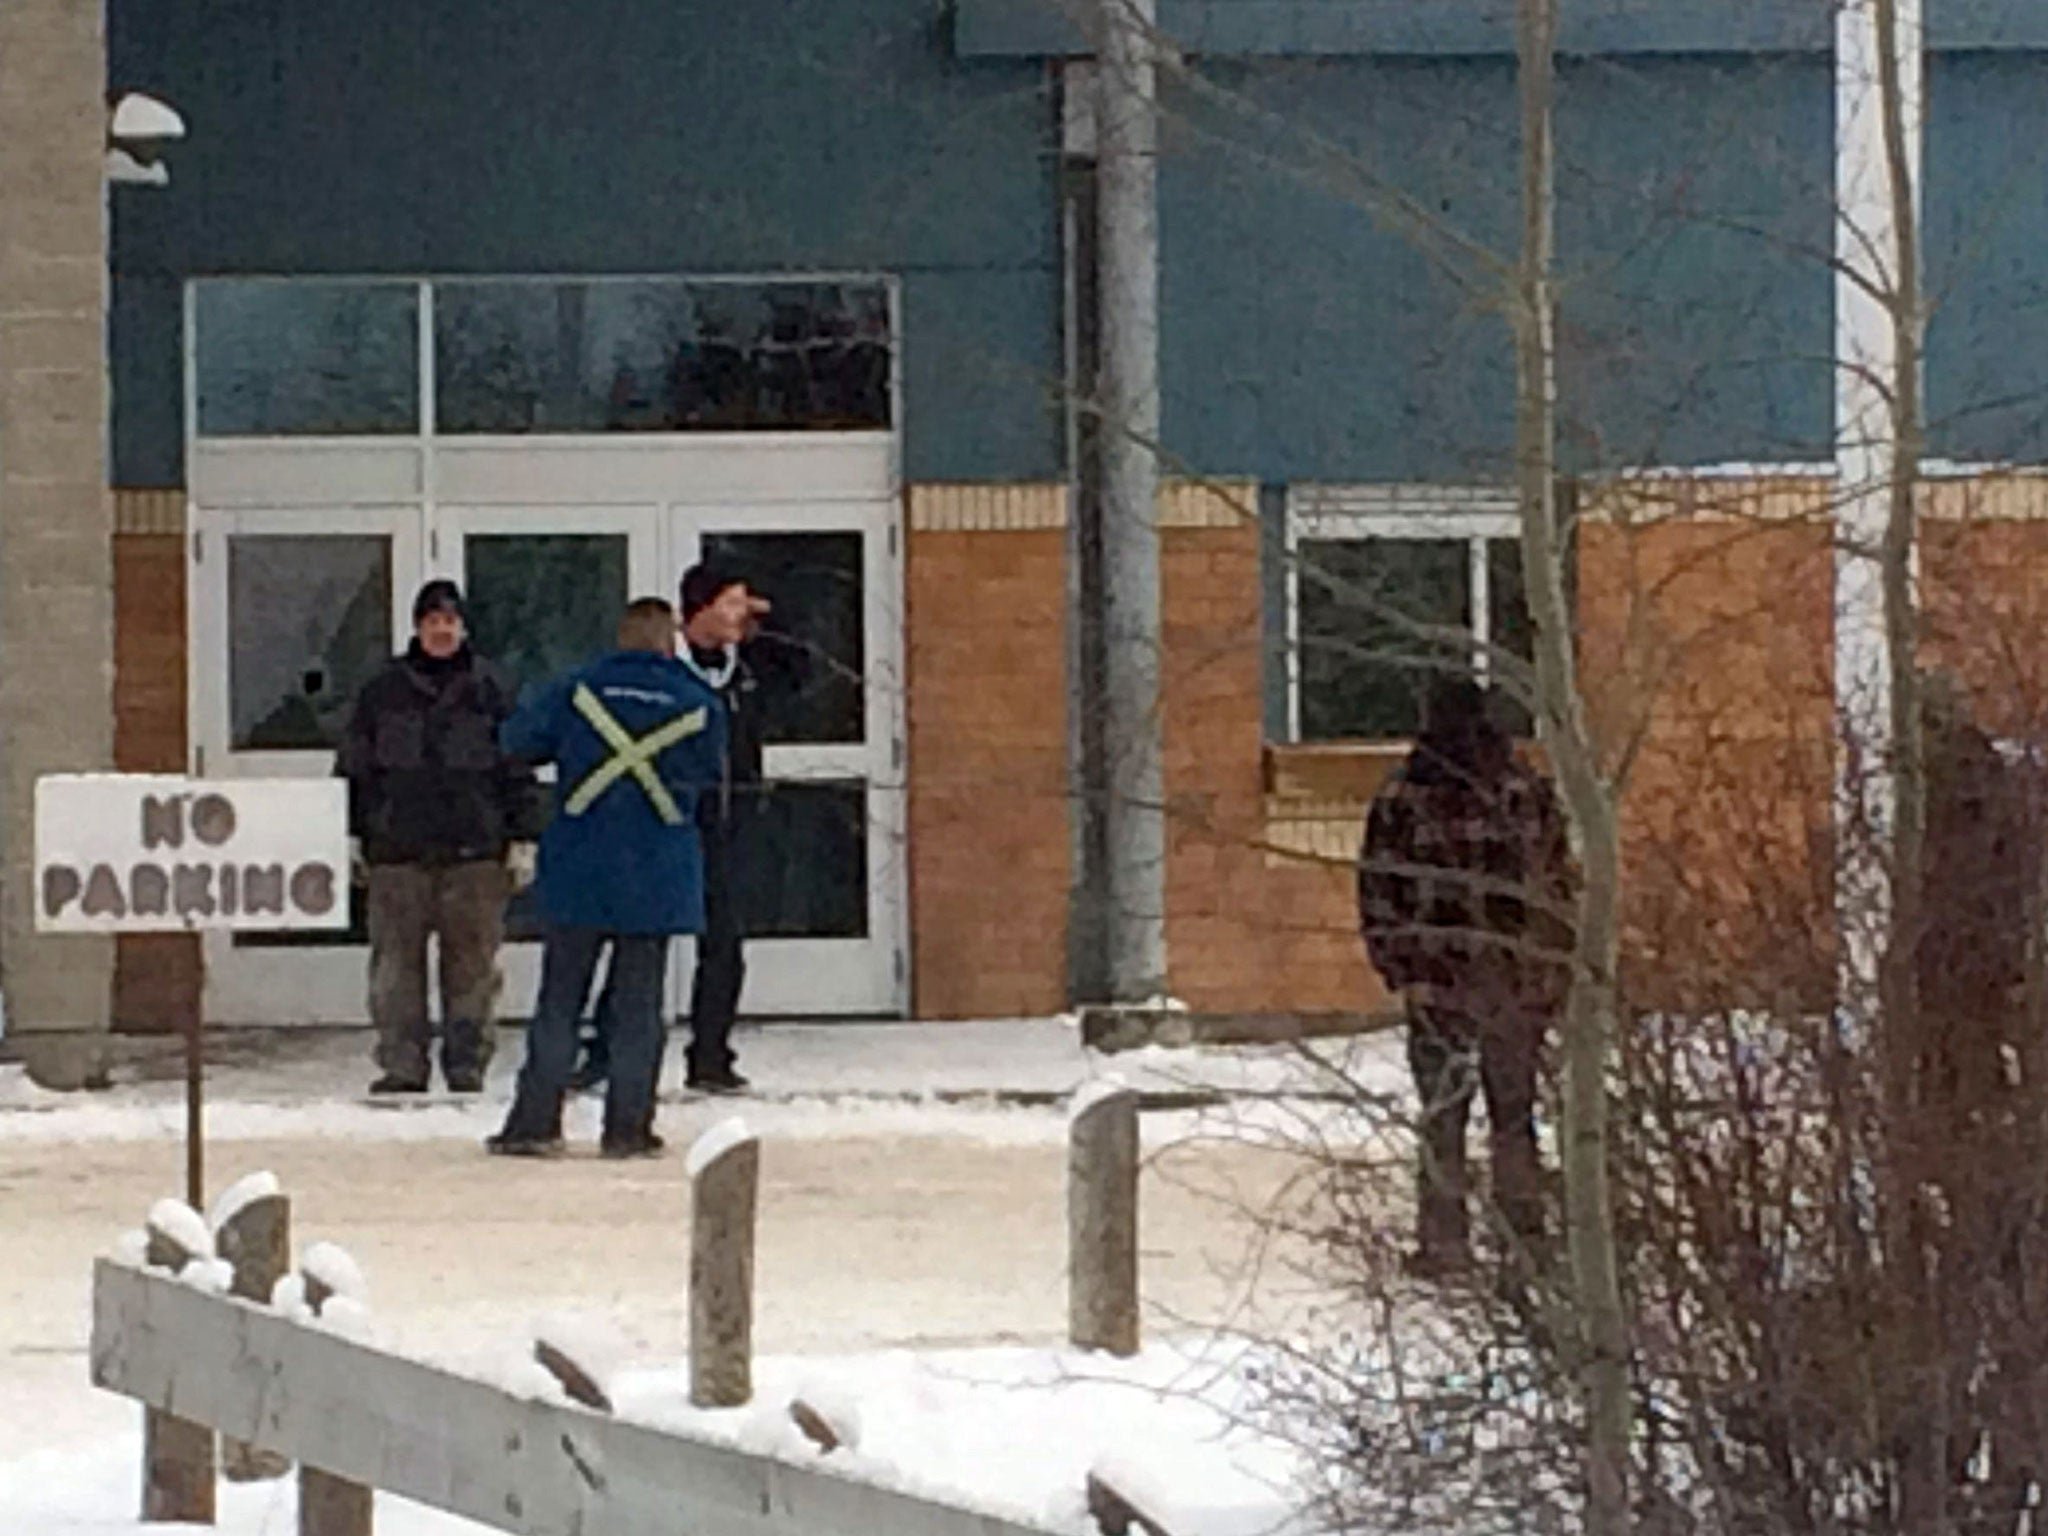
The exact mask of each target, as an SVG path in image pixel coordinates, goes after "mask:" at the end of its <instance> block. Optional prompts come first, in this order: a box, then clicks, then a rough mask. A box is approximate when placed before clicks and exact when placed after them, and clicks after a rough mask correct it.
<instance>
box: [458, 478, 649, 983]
mask: <svg viewBox="0 0 2048 1536" xmlns="http://www.w3.org/2000/svg"><path fill="white" fill-rule="evenodd" d="M660 535H661V514H660V509H659V508H658V507H655V506H644V507H633V506H601V507H574V506H571V507H563V506H547V507H503V506H492V507H441V508H438V509H437V510H436V531H435V535H434V541H433V542H434V546H435V549H436V552H437V554H438V556H439V558H438V560H437V561H436V568H437V571H438V574H441V575H445V576H450V577H453V578H454V579H455V580H456V581H459V582H460V583H462V589H463V592H464V593H465V594H466V596H467V598H468V602H469V623H470V634H471V643H472V644H473V645H474V646H475V647H476V649H477V651H478V653H479V654H481V655H484V656H487V657H489V658H490V659H491V660H492V661H494V662H496V663H498V665H500V666H501V667H503V668H504V669H505V670H506V671H507V672H509V673H510V674H511V676H512V680H513V681H514V682H515V683H517V684H518V686H519V691H520V696H521V698H522V699H523V698H525V697H527V696H529V695H530V694H531V693H532V692H533V691H534V690H535V689H537V688H539V687H541V686H542V685H544V684H545V683H547V682H548V681H549V680H550V679H551V678H555V677H559V676H560V675H561V674H563V673H564V672H567V671H570V670H572V669H574V668H576V667H580V666H585V665H587V664H588V663H590V662H592V661H595V660H596V659H597V658H598V657H600V656H602V655H604V654H605V653H606V652H607V651H609V650H611V649H612V648H613V645H614V642H615V641H616V639H617V631H618V625H619V618H620V616H621V614H623V613H624V611H625V607H626V604H627V603H629V602H631V601H632V600H633V599H634V598H636V597H657V596H669V595H670V594H669V592H668V589H669V588H670V587H672V586H673V585H674V582H673V581H671V580H666V579H664V577H663V574H662V572H661V570H660V568H659V563H658V562H659V558H660V553H659V551H660ZM672 600H673V598H672V597H671V601H672ZM544 776H545V777H546V779H547V780H548V781H550V782H551V781H552V778H553V770H552V769H547V770H544ZM540 938H541V921H540V909H539V903H538V901H537V900H536V893H535V892H534V891H532V890H528V891H526V892H525V893H523V894H521V895H519V896H517V897H515V898H514V899H513V901H512V905H511V907H510V908H509V910H508V911H507V912H506V922H505V947H504V949H503V950H502V951H500V954H499V970H500V973H501V975H502V977H503V982H504V987H503V991H502V993H501V994H500V996H499V999H498V1016H499V1017H500V1018H501V1019H521V1018H525V1017H527V1016H528V1015H529V1014H531V1013H532V1011H533V1000H534V998H535V997H536V996H537V995H538V990H539V986H540V942H539V941H540Z"/></svg>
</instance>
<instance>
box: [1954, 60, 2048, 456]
mask: <svg viewBox="0 0 2048 1536" xmlns="http://www.w3.org/2000/svg"><path fill="white" fill-rule="evenodd" d="M1927 84H1928V101H1927V151H1926V154H1927V159H1926V187H1927V194H1926V222H1927V232H1926V241H1925V248H1926V252H1927V293H1928V297H1929V300H1930V301H1931V303H1932V305H1933V312H1932V315H1931V318H1930V320H1929V322H1928V327H1927V415H1928V423H1929V429H1930V431H1929V438H1930V443H1931V445H1932V447H1933V449H1934V451H1935V452H1936V453H1940V454H1945V455H1947V456H1948V457H1951V458H1955V459H1962V460H1986V459H1989V460H2007V459H2014V460H2020V461H2022V462H2028V463H2041V462H2044V461H2048V134H2044V132H2043V101H2044V87H2048V56H2043V55H2038V54H2037V55H2032V56H2025V55H1978V56H1974V57H1966V58H1937V59H1935V60H1934V61H1933V63H1932V66H1931V68H1930V69H1929V71H1928V82H1927Z"/></svg>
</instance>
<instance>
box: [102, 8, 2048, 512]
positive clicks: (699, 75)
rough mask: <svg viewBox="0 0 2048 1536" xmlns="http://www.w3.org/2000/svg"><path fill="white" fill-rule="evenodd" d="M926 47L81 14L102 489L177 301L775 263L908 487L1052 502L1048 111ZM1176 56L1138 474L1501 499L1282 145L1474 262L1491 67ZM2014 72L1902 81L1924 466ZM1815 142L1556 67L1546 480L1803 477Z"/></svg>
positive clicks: (1826, 77)
mask: <svg viewBox="0 0 2048 1536" xmlns="http://www.w3.org/2000/svg"><path fill="white" fill-rule="evenodd" d="M1233 3H1237V0H1215V4H1216V5H1217V6H1218V7H1225V6H1227V5H1228V4H1233ZM1330 3H1331V0H1304V4H1303V8H1304V11H1306V10H1307V9H1313V8H1314V7H1315V6H1317V5H1320V6H1321V7H1322V10H1321V12H1320V13H1322V14H1326V15H1328V14H1335V12H1334V11H1332V10H1331V9H1330ZM1956 3H1960V0H1956ZM1987 3H1988V0H1987ZM1980 8H1981V7H1980ZM2040 9H2041V11H2042V14H2044V15H2048V7H2042V8H2040ZM1367 13H1370V14H1373V15H1381V16H1386V15H1392V14H1394V12H1393V11H1392V10H1389V9H1386V8H1381V9H1378V10H1375V9H1373V8H1371V7H1366V8H1364V9H1363V10H1361V11H1359V14H1361V15H1363V14H1367ZM1247 14H1250V13H1249V11H1247ZM1275 14H1277V12H1276V13H1275ZM1451 14H1452V13H1451V10H1448V9H1447V10H1445V11H1444V12H1443V17H1440V18H1439V19H1443V18H1449V17H1451ZM1459 14H1463V13H1462V12H1460V13H1459ZM1633 14H1638V15H1640V14H1645V13H1643V12H1641V11H1636V12H1634V13H1633ZM1802 14H1804V13H1803V12H1802ZM1962 14H1963V13H1962V12H1960V11H1956V10H1952V9H1951V10H1946V11H1944V10H1937V11H1936V12H1935V15H1934V17H1933V18H1932V21H1933V23H1934V24H1936V25H1937V30H1939V26H1940V25H1948V24H1953V23H1954V20H1955V18H1956V17H1959V16H1961V15H1962ZM1986 14H1987V15H1988V12H1987V13H1986ZM973 15H974V12H973V10H972V8H971V7H970V8H969V9H968V10H967V11H964V12H963V13H962V14H961V15H960V16H958V17H957V18H956V19H955V22H954V23H953V24H955V25H957V26H959V27H961V28H965V27H968V26H969V25H970V24H971V23H972V21H973ZM1944 16H1946V17H1948V18H1950V20H1949V22H1946V23H1945V22H1943V21H1942V18H1943V17H1944ZM1446 24H1448V23H1446ZM954 46H955V39H954V37H953V36H952V35H951V32H950V27H949V22H948V19H947V17H946V16H945V15H944V14H943V12H942V10H941V7H940V5H939V4H938V0H785V3H784V4H781V5H778V6H773V7H736V6H730V5H727V4H724V3H722V0H679V3H667V4H658V5H657V4H649V3H647V0H580V3H579V0H499V3H492V4H485V3H483V0H463V3H458V0H442V3H437V4H435V5H431V6H420V5H417V4H414V3H412V0H359V3H357V4H354V5H351V6H347V7H337V6H333V5H331V4H328V3H326V0H263V3H261V4H258V3H254V0H181V3H180V4H178V5H175V6H170V5H162V4H157V3H154V0H113V5H112V8H111V47H112V65H111V70H112V78H113V81H114V83H115V84H117V85H120V86H124V87H139V88H144V89H155V90H158V91H160V92H161V93H162V94H163V95H165V96H166V97H167V98H168V99H170V100H171V101H173V102H175V103H176V104H177V106H178V107H179V108H180V109H181V110H182V111H183V112H184V113H185V114H186V117H187V119H188V121H189V123H190V124H191V129H192V134H191V138H190V139H189V140H188V141H186V142H185V143H183V144H180V145H178V146H176V147H175V148H174V149H173V151H172V153H171V159H172V162H173V184H172V186H171V187H170V189H169V190H167V191H156V190H142V189H123V190H120V191H118V192H117V193H116V194H115V199H114V201H115V210H116V218H115V227H114V237H115V238H114V296H113V314H112V320H111V345H112V351H113V360H114V386H115V418H114V439H115V465H116V475H117V477H118V478H119V479H120V480H121V481H122V482H123V483H131V484H152V483H172V482H175V481H176V480H177V479H178V478H179V476H180V463H179V460H180V454H181V448H182V433H181V430H180V420H181V406H180V400H179V390H178V387H177V386H178V376H179V367H178V358H179V344H180V327H179V320H178V300H179V289H180V285H181V283H182V281H183V279H184V278H185V277H187V276H189V275H193V274H202V273H222V272H344V273H358V272H449V273H460V272H693V271H695V272H717V271H763V270H802V269H830V270H874V271H886V272H892V273H896V274H898V275H900V277H901V278H902V283H903V320H904V330H903V336H902V347H903V368H902V372H903V378H904V387H905V396H906V418H905V422H906V432H907V445H906V446H907V465H906V467H907V469H908V472H909V473H910V474H911V475H912V476H913V477H916V478H921V479H981V478H990V479H1011V478H1044V477H1051V476H1055V475H1057V474H1058V473H1059V471H1060V441H1061V437H1060V432H1059V427H1058V413H1057V409H1056V396H1057V386H1058V379H1059V374H1060V342H1059V337H1060V331H1061V315H1060V295H1061V282H1060V276H1059V261H1060V258H1059V246H1058V222H1059V220H1058V196H1057V190H1056V179H1055V178H1056V159H1057V145H1058V128H1057V123H1056V121H1055V114H1054V110H1053V104H1052V97H1051V93H1050V92H1049V91H1048V89H1047V87H1046V78H1045V72H1044V66H1043V65H1042V64H1041V63H1039V62H1036V61H1030V60H1014V59H1004V60H986V59H969V60H962V59H960V58H958V57H956V56H955V54H954V51H953V50H954ZM1203 68H1204V71H1205V76H1204V78H1205V79H1207V80H1209V81H1211V82H1213V83H1214V85H1215V86H1216V87H1218V88H1219V89H1220V91H1221V92H1223V93H1224V94H1223V96H1222V97H1221V99H1218V98H1217V97H1216V96H1215V95H1214V94H1213V93H1211V94H1203V93H1197V92H1194V91H1192V90H1190V89H1189V88H1187V87H1185V86H1175V87H1172V88H1170V89H1169V90H1168V93H1167V107H1168V117H1169V121H1168V125H1167V131H1166V148H1165V155H1164V159H1163V162H1162V182H1161V193H1160V196H1161V225H1162V233H1163V239H1164V254H1163V270H1162V306H1163V321H1164V326H1163V336H1162V361H1163V367H1164V400H1163V406H1164V418H1165V436H1166V442H1167V446H1168V448H1169V450H1170V451H1171V452H1172V453H1173V454H1174V455H1175V457H1176V458H1177V460H1178V461H1179V462H1180V463H1181V464H1183V465H1185V466H1186V467H1189V468H1192V469H1195V470H1198V471H1201V472H1206V473H1215V474H1228V475H1250V476H1255V477H1257V478H1259V479H1261V480H1264V481H1269V482H1287V481H1294V480H1304V479H1332V480H1343V479H1382V478H1407V477H1437V478H1450V477H1470V476H1486V475H1493V474H1498V473H1501V472H1504V470H1505V467H1506V463H1507V454H1508V447H1509V441H1510V434H1511V417H1510V406H1511V391H1512V382H1513V381H1512V370H1511V356H1510V349H1509V344H1508V335H1507V329H1506V325H1505V322H1504V321H1503V319H1502V318H1501V316H1500V314H1499V312H1498V308H1497V305H1496V304H1495V303H1494V300H1493V292H1492V290H1491V288H1490V286H1489V284H1490V282H1491V281H1492V280H1491V279H1485V278H1483V277H1478V276H1475V273H1476V272H1477V270H1478V269H1477V268H1475V267H1473V266H1471V265H1470V264H1467V265H1466V266H1465V268H1464V269H1463V270H1461V271H1457V272H1446V271H1445V270H1443V268H1442V267H1441V266H1440V265H1437V264H1433V263H1432V262H1431V261H1430V260H1428V259H1426V258H1425V257H1424V256H1423V255H1422V254H1421V253H1419V252H1418V251H1417V249H1416V248H1415V246H1414V244H1413V242H1412V241H1411V240H1410V239H1409V238H1407V237H1406V236H1405V235H1404V234H1402V233H1400V232H1397V231H1395V230H1392V229H1390V228H1388V227H1387V225H1386V223H1385V222H1384V220H1382V219H1379V218H1377V217H1376V216H1375V215H1374V213H1373V212H1372V211H1371V210H1370V209H1369V208H1368V207H1366V206H1365V205H1364V203H1365V201H1366V200H1365V199H1362V198H1361V197H1360V196H1359V195H1358V194H1359V188H1358V186H1357V185H1355V184H1354V185H1350V186H1346V185H1343V184H1342V180H1343V179H1342V178H1338V180H1337V181H1336V182H1333V180H1332V177H1331V175H1330V163H1329V159H1328V157H1327V156H1326V157H1324V158H1323V159H1322V160H1321V161H1319V160H1318V158H1317V156H1316V155H1315V154H1313V153H1311V152H1310V150H1309V146H1310V145H1311V144H1314V143H1317V142H1320V143H1322V144H1324V145H1326V146H1335V147H1338V148H1340V149H1342V150H1343V151H1344V152H1345V153H1346V154H1349V155H1351V156H1353V157H1355V159H1356V160H1357V162H1358V163H1360V164H1362V165H1364V166H1366V167H1368V168H1370V170H1371V171H1372V172H1373V173H1374V174H1376V175H1378V176H1380V177H1383V178H1385V180H1386V181H1387V182H1388V183H1390V184H1391V185H1393V186H1395V187H1397V188H1399V189H1400V190H1401V191H1403V192H1404V193H1406V194H1409V195H1411V196H1412V197H1413V198H1414V199H1415V200H1416V202H1417V204H1418V205H1419V207H1420V208H1422V209H1423V210H1424V211H1425V212H1427V213H1428V214H1430V216H1432V217H1434V218H1441V219H1444V220H1446V221H1448V222H1449V223H1451V224H1453V225H1455V226H1456V227H1457V228H1459V229H1460V230H1462V231H1464V232H1465V233H1467V234H1469V235H1471V236H1472V237H1473V238H1474V239H1475V240H1477V241H1478V242H1480V243H1482V244H1483V245H1484V246H1486V247H1487V248H1489V249H1490V250H1491V251H1493V252H1495V253H1496V254H1497V255H1499V256H1500V257H1501V258H1502V259H1507V258H1509V257H1511V254H1512V249H1513V242H1514V237H1515V228H1516V224H1515V207H1516V189H1515V176H1516V146H1515V133H1516V111H1515V102H1514V85H1513V76H1512V67H1511V62H1510V61H1509V60H1508V59H1507V58H1505V57H1500V56H1491V57H1461V58H1451V57H1434V58H1431V57H1412V56H1410V57H1381V58H1359V57H1352V58H1339V57H1324V58H1260V59H1256V60H1249V59H1238V60H1220V59H1219V60H1213V61H1210V62H1208V63H1206V64H1204V65H1203ZM2043 68H2044V59H2043V58H2042V57H2041V56H2039V55H2025V54H2012V53H2005V54H1993V53H1982V54H1975V55H1969V56H1942V57H1938V58H1937V59H1936V60H1935V62H1934V65H1933V69H1932V95H1931V121H1930V129H1929V145H1928V185H1929V190H1928V195H1927V200H1928V225H1929V261H1930V269H1931V277H1932V280H1933V283H1934V291H1935V293H1936V296H1937V298H1938V300H1939V301H1940V305H1939V307H1938V308H1937V310H1936V313H1935V318H1934V322H1933V326H1932V330H1931V333H1930V359H1929V370H1928V374H1929V386H1930V397H1931V402H1932V405H1931V408H1932V411H1933V414H1934V416H1935V417H1936V420H1937V433H1936V444H1937V446H1938V447H1939V448H1941V449H1943V450H1944V451H1947V452H1950V453H1954V454H1958V455H1965V454H1967V455H1973V456H1994V455H1995V456H2005V455H2018V456H2023V457H2028V458H2036V459H2038V458H2041V457H2044V456H2048V452H2044V449H2048V444H2044V443H2043V442H2042V440H2041V439H2042V433H2041V430H2040V428H2041V425H2042V411H2041V410H2040V408H2039V403H2038V400H2037V398H2036V397H2037V396H2038V393H2039V390H2038V386H2037V385H2036V384H2035V383H2034V382H2033V378H2032V375H2033V374H2034V373H2035V372H2036V371H2038V370H2037V368H2036V359H2038V358H2039V357H2041V356H2043V355H2048V346H2044V344H2048V228H2044V227H2043V224H2044V221H2048V212H2044V204H2048V198H2044V197H2043V195H2042V192H2043V183H2042V174H2041V173H2042V165H2043V160H2044V155H2048V152H2044V151H2043V150H2041V149H2040V148H2039V145H2040V143H2041V140H2042V135H2041V134H2040V133H2039V132H2038V131H2037V130H2038V124H2039V119H2040V109H2039V105H2038V102H2039V99H2040V94H2041V93H2040V87H2039V82H2040V81H2042V80H2043V78H2044V75H2043ZM1832 112H1833V106H1832V86H1831V83H1830V72H1829V65H1828V62H1827V60H1826V57H1825V56H1824V55H1820V54H1814V53H1810V52H1809V53H1780V54H1772V55H1754V56H1748V57H1743V56H1738V55H1736V54H1732V53H1720V54H1696V55H1675V54H1672V55H1662V56H1655V55H1638V56H1629V57H1604V58H1593V59H1584V60H1580V61H1577V62H1574V63H1571V64H1569V65H1567V67H1566V68H1565V70H1564V73H1563V79H1562V89H1561V97H1560V108H1559V153H1560V174H1559V198H1560V213H1559V240H1560V259H1561V264H1562V268H1563V276H1564V280H1565V286H1564V291H1563V321H1564V324H1563V331H1562V340H1563V343H1564V347H1565V352H1564V359H1563V367H1562V370H1561V374H1562V377H1561V384H1562V388H1563V390H1564V394H1565V404H1566V414H1567V446H1568V450H1569V452H1570V453H1571V454H1572V455H1573V457H1574V459H1575V461H1576V462H1578V463H1581V464H1615V463H1636V462H1644V461H1655V462H1663V463H1700V462H1714V461H1722V460H1743V459H1752V460H1753V459H1763V460H1782V459H1799V458H1815V457H1824V456H1825V455H1826V453H1827V451H1828V438H1829V424H1830V417H1831V401H1832V393H1833V391H1832V381H1831V368H1830V365H1829V363H1828V361H1827V358H1828V354H1829V351H1830V348H1831V344H1832V319H1831V315H1832V277H1831V274H1830V271H1829V268H1828V257H1829V254H1830V251H1831V246H1832V232H1831V216H1830V203H1831V196H1830V190H1829V181H1830V157H1831V153H1832V147H1831V139H1832ZM1305 135H1307V136H1305ZM1994 343H1995V345H1994Z"/></svg>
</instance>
